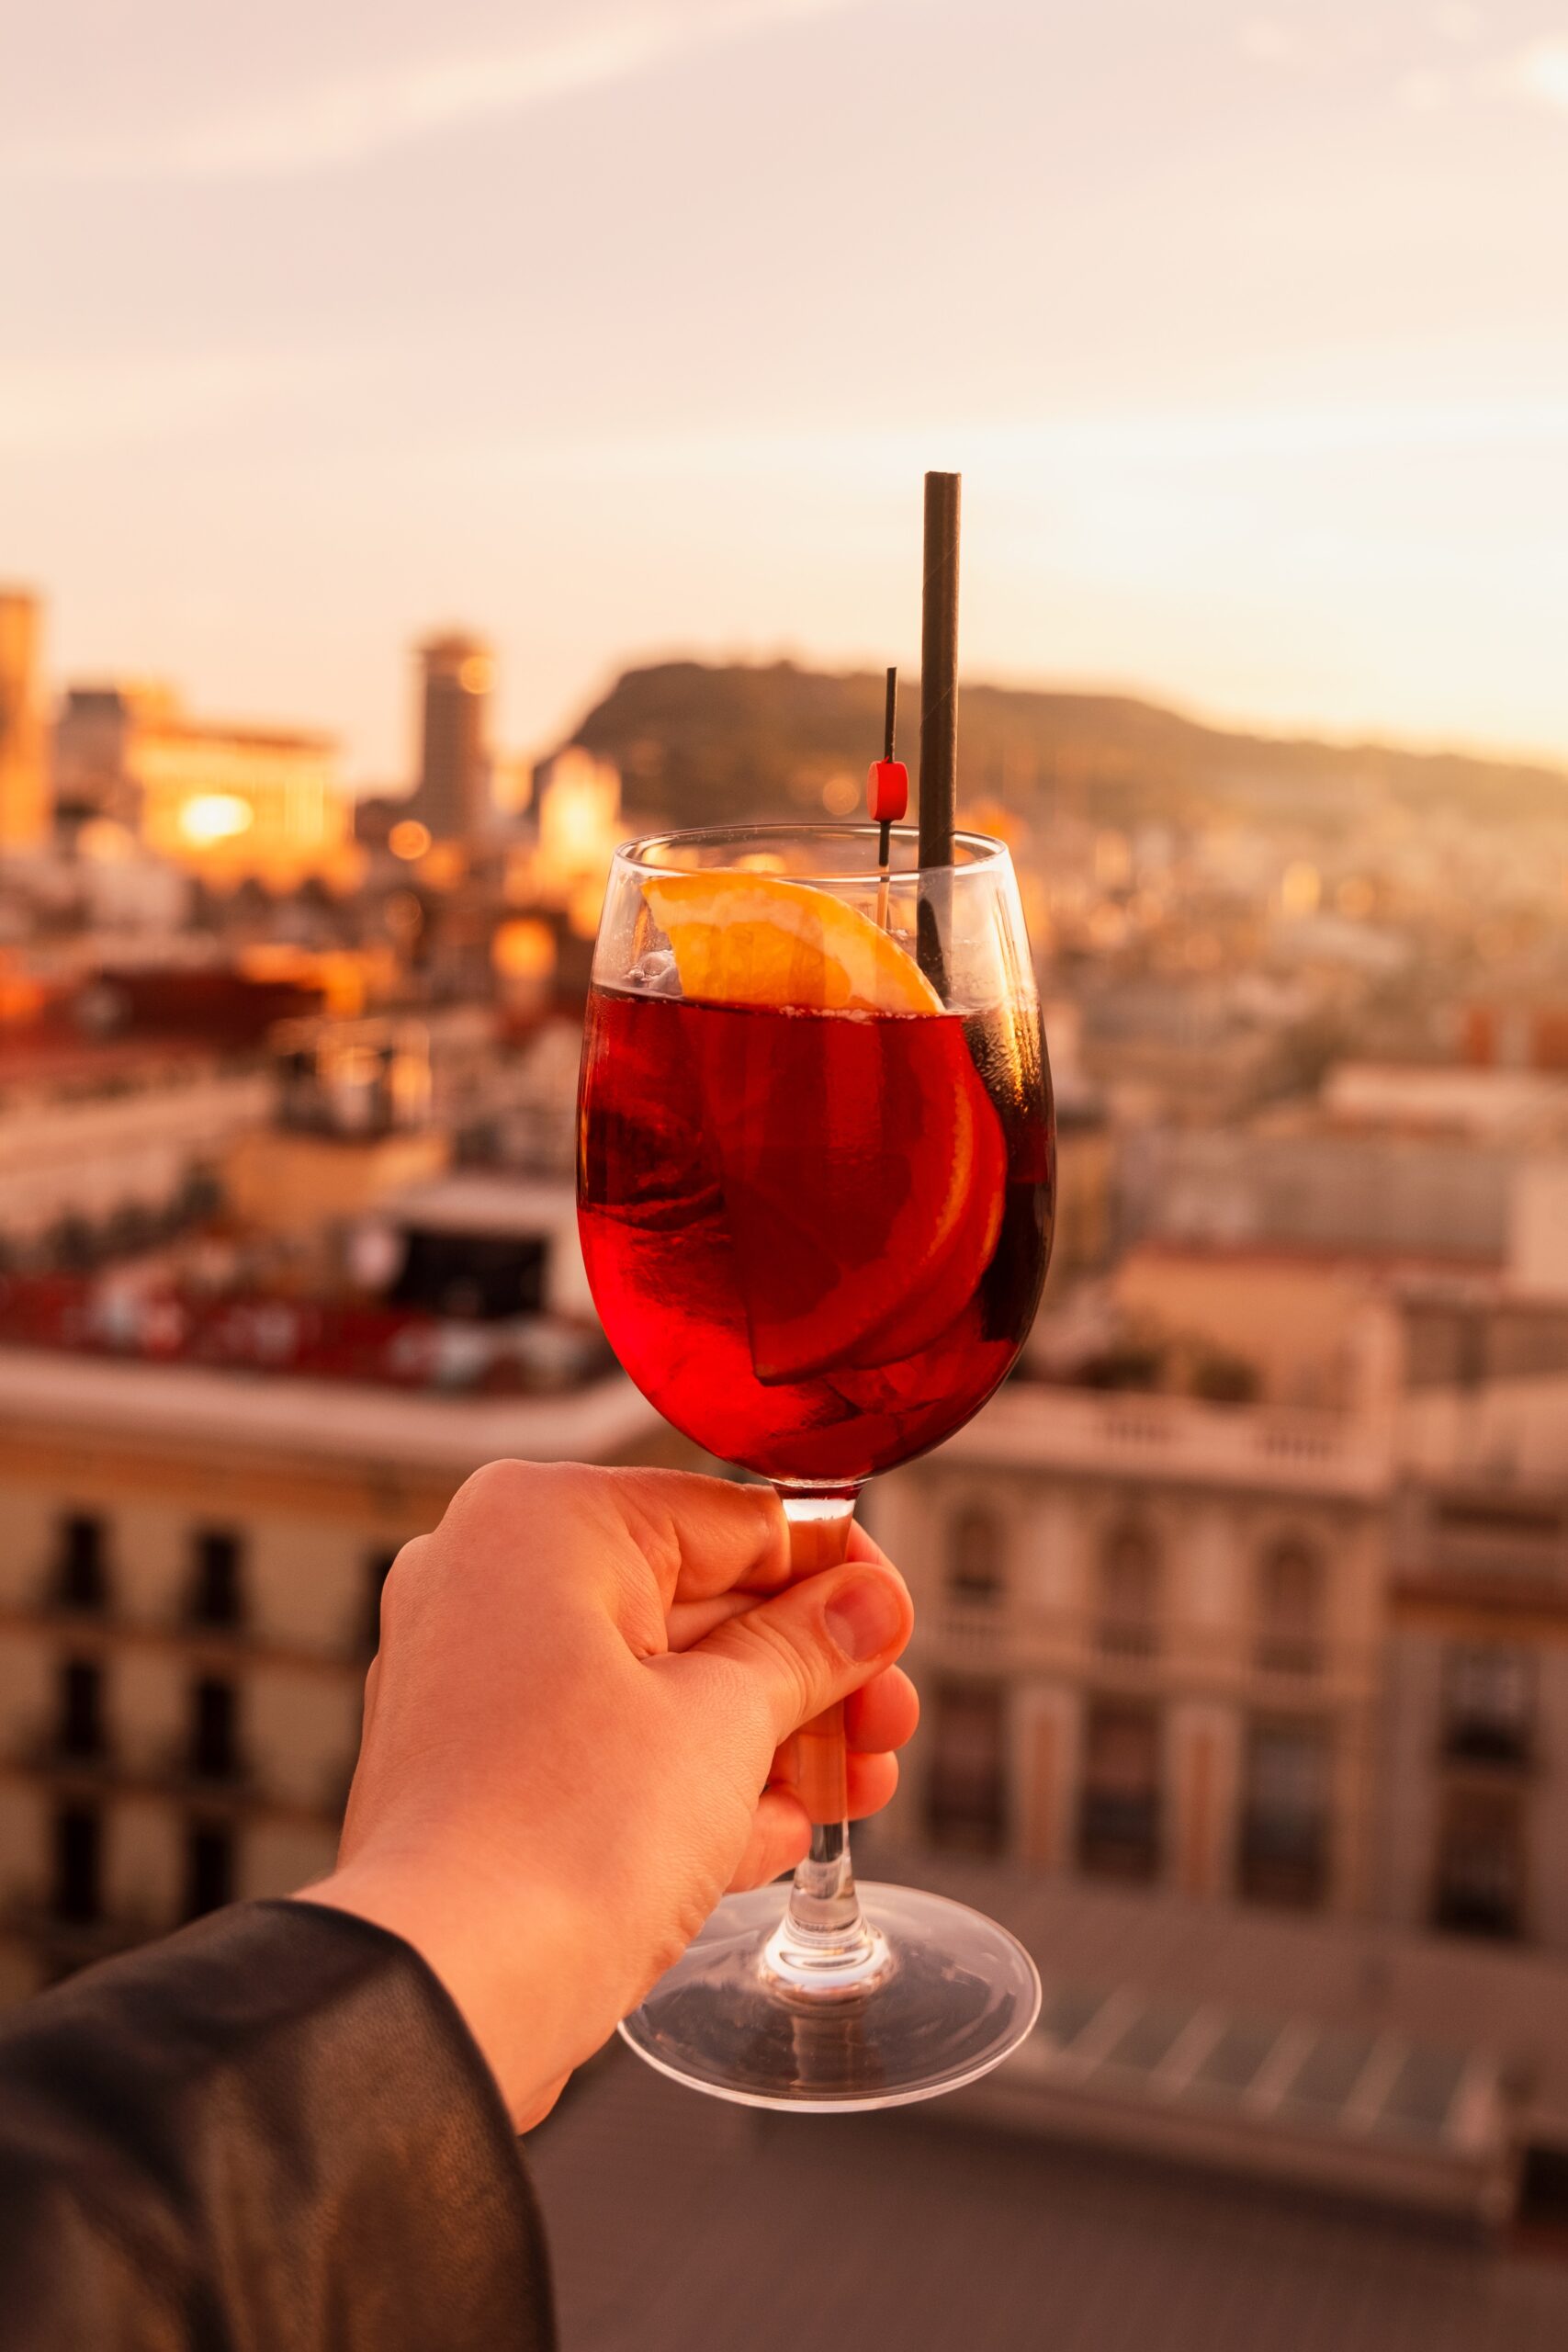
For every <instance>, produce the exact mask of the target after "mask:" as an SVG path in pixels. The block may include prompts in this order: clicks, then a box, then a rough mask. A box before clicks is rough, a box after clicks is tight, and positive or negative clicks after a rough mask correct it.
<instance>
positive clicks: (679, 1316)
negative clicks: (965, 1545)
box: [580, 987, 1052, 1485]
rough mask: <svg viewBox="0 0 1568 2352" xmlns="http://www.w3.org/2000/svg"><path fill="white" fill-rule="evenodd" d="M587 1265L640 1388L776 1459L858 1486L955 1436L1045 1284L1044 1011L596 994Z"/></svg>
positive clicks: (778, 1465) (585, 1164) (1000, 1367)
mask: <svg viewBox="0 0 1568 2352" xmlns="http://www.w3.org/2000/svg"><path fill="white" fill-rule="evenodd" d="M583 1072H584V1075H583V1085H584V1105H585V1112H584V1120H583V1128H582V1147H581V1148H582V1164H581V1194H580V1197H581V1233H582V1245H583V1251H584V1255H585V1257H586V1260H587V1266H588V1277H589V1281H590V1283H591V1284H592V1290H593V1295H594V1298H595V1300H596V1302H597V1304H598V1306H599V1311H600V1314H601V1315H602V1317H604V1328H605V1329H606V1330H607V1331H608V1332H609V1334H610V1338H611V1340H612V1342H613V1344H614V1346H615V1351H616V1353H617V1354H618V1356H619V1357H620V1360H621V1362H622V1363H623V1364H624V1365H625V1367H626V1371H627V1372H628V1373H629V1374H631V1376H632V1378H633V1379H634V1380H635V1381H636V1382H637V1386H638V1387H639V1388H641V1389H642V1391H643V1393H644V1394H645V1396H647V1397H649V1398H650V1399H651V1400H652V1402H653V1403H654V1404H655V1405H657V1406H658V1407H659V1408H660V1411H661V1412H662V1413H663V1414H665V1415H666V1417H667V1418H668V1419H670V1420H671V1421H673V1422H674V1424H675V1426H676V1428H677V1429H680V1430H684V1431H685V1432H686V1434H687V1435H688V1436H689V1437H693V1438H695V1439H696V1440H697V1441H698V1442H699V1443H700V1444H702V1445H705V1446H706V1447H707V1448H708V1449H709V1451H710V1452H712V1453H716V1454H719V1455H721V1456H722V1457H723V1458H724V1459H725V1460H727V1461H730V1462H737V1463H740V1464H744V1466H745V1467H746V1468H748V1469H750V1470H755V1471H760V1472H761V1473H762V1474H763V1475H764V1476H768V1477H772V1478H778V1479H782V1480H788V1481H791V1482H795V1483H809V1484H811V1485H827V1484H838V1483H843V1484H846V1485H848V1484H858V1482H859V1481H860V1480H862V1479H863V1478H867V1477H869V1476H872V1475H873V1474H874V1472H876V1471H879V1470H884V1469H887V1468H889V1467H891V1466H892V1465H893V1464H896V1463H899V1462H907V1461H908V1459H909V1457H910V1456H911V1455H912V1454H916V1453H922V1452H923V1451H924V1450H925V1448H926V1447H928V1446H931V1445H935V1444H936V1443H938V1442H939V1441H940V1440H941V1439H942V1438H944V1437H947V1436H949V1435H951V1433H952V1432H953V1430H955V1429H958V1428H959V1427H961V1426H962V1424H963V1423H964V1421H966V1420H967V1419H969V1418H970V1416H971V1415H972V1414H973V1413H974V1412H975V1410H976V1408H977V1407H978V1406H979V1405H981V1404H982V1403H983V1402H984V1400H985V1399H986V1397H988V1396H989V1395H990V1393H991V1391H992V1389H993V1388H995V1386H996V1385H997V1384H998V1381H999V1380H1000V1379H1001V1378H1002V1377H1003V1376H1004V1374H1006V1373H1007V1371H1008V1369H1009V1367H1010V1365H1011V1363H1012V1362H1013V1360H1014V1358H1015V1356H1016V1355H1017V1352H1018V1348H1019V1343H1020V1341H1021V1339H1022V1337H1023V1334H1024V1333H1025V1332H1026V1331H1027V1330H1028V1329H1029V1325H1030V1322H1031V1320H1032V1317H1033V1314H1034V1309H1035V1306H1036V1304H1037V1302H1038V1299H1039V1295H1040V1285H1041V1283H1042V1281H1043V1275H1044V1269H1045V1258H1046V1252H1047V1249H1048V1246H1049V1230H1050V1213H1051V1176H1052V1148H1051V1136H1050V1129H1049V1124H1048V1118H1047V1114H1046V1109H1045V1096H1044V1090H1043V1086H1042V1082H1041V1070H1040V1049H1039V1037H1038V1025H1037V1016H1036V1015H1035V1014H1034V1012H1033V1009H1032V1006H1024V1007H1020V1006H1017V1005H1003V1006H994V1007H991V1008H989V1009H988V1010H987V1011H986V1012H979V1013H976V1014H974V1015H972V1016H970V1017H969V1018H967V1019H965V1018H964V1017H963V1016H961V1015H960V1014H957V1013H948V1012H941V1013H935V1014H920V1013H915V1012H886V1013H873V1012H847V1011H840V1012H827V1011H821V1010H810V1009H808V1008H806V1007H791V1008H784V1007H778V1008H774V1007H765V1006H757V1005H750V1006H723V1005H715V1004H705V1003H690V1002H686V1001H682V1000H680V999H678V998H671V997H665V996H660V995H639V994H634V993H629V992H627V991H625V990H623V989H615V988H598V987H596V988H595V989H594V990H593V992H592V997H591V999H590V1002H589V1009H588V1029H587V1038H586V1044H585V1048H584V1063H583Z"/></svg>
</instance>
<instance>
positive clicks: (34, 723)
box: [0, 588, 50, 851]
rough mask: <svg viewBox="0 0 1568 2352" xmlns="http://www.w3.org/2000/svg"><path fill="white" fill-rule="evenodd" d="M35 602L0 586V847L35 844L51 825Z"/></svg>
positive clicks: (32, 845)
mask: <svg viewBox="0 0 1568 2352" xmlns="http://www.w3.org/2000/svg"><path fill="white" fill-rule="evenodd" d="M40 634H41V632H40V628H39V602H38V598H37V597H36V596H33V595H30V594H28V592H27V591H26V590H25V589H20V588H0V851H3V850H10V849H35V848H37V847H38V846H39V844H40V843H41V842H43V840H44V838H45V836H46V834H47V832H48V831H49V816H50V808H49V780H48V772H47V769H46V766H45V759H44V726H43V693H42V686H41V683H40V681H39V637H40Z"/></svg>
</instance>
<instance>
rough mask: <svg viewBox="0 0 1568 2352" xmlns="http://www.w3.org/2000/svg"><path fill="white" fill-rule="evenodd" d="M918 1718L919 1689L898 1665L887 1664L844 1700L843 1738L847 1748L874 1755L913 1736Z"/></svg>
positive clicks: (899, 1745)
mask: <svg viewBox="0 0 1568 2352" xmlns="http://www.w3.org/2000/svg"><path fill="white" fill-rule="evenodd" d="M919 1720H920V1698H919V1691H917V1690H916V1689H915V1686H914V1684H913V1683H912V1682H911V1681H910V1679H909V1678H908V1675H907V1674H906V1673H905V1671H904V1669H903V1668H902V1667H901V1666H890V1667H889V1668H887V1670H886V1673H884V1674H878V1675H874V1677H873V1679H871V1681H869V1682H866V1683H863V1685H862V1686H861V1688H860V1689H859V1690H858V1691H851V1693H850V1695H849V1697H848V1698H847V1699H846V1700H845V1702H844V1739H845V1742H846V1744H847V1745H848V1747H850V1748H852V1749H854V1748H860V1749H861V1750H862V1751H863V1753H864V1754H866V1755H868V1756H869V1755H874V1754H877V1753H880V1752H882V1751H885V1750H886V1749H888V1748H894V1747H903V1746H904V1744H905V1742H906V1741H907V1740H911V1739H913V1737H914V1736H915V1732H916V1730H917V1728H918V1726H919Z"/></svg>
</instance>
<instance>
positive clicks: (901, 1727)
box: [768, 1666, 920, 1788]
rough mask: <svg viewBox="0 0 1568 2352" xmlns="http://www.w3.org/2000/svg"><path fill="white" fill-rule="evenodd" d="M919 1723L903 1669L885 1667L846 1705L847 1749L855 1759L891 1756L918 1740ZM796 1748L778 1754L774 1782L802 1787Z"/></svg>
mask: <svg viewBox="0 0 1568 2352" xmlns="http://www.w3.org/2000/svg"><path fill="white" fill-rule="evenodd" d="M919 1720H920V1702H919V1696H918V1694H917V1692H916V1690H915V1686H914V1684H913V1683H912V1682H911V1681H910V1679H909V1678H908V1675H907V1674H906V1673H905V1671H904V1669H903V1668H902V1667H901V1666H888V1667H884V1668H883V1670H882V1672H881V1673H880V1674H874V1675H873V1676H872V1679H871V1680H870V1681H869V1682H867V1683H864V1684H863V1685H862V1687H861V1689H860V1690H858V1691H851V1693H850V1695H849V1697H848V1698H847V1699H846V1700H845V1701H844V1745H845V1747H846V1748H847V1749H848V1750H849V1752H850V1754H851V1755H855V1754H857V1753H858V1754H860V1755H863V1756H880V1755H887V1754H889V1753H890V1752H891V1751H892V1750H893V1749H894V1748H896V1747H905V1746H906V1745H907V1743H908V1741H909V1740H911V1739H912V1738H913V1737H914V1736H915V1733H916V1730H917V1729H918V1728H919ZM795 1745H796V1743H795V1740H794V1739H793V1738H791V1739H786V1740H784V1742H783V1743H782V1745H781V1746H780V1747H777V1748H776V1749H775V1750H774V1753H773V1770H772V1771H771V1772H770V1773H769V1775H768V1778H769V1779H770V1780H771V1781H777V1782H781V1783H783V1784H784V1786H785V1787H790V1788H793V1787H795V1786H796V1785H797V1784H798V1779H799V1774H798V1770H797V1763H798V1759H797V1758H796V1755H795Z"/></svg>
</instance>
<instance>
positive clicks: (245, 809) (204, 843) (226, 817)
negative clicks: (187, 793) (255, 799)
mask: <svg viewBox="0 0 1568 2352" xmlns="http://www.w3.org/2000/svg"><path fill="white" fill-rule="evenodd" d="M255 820H256V812H255V810H254V809H253V808H252V807H251V805H250V802H249V801H248V800H243V799H242V798H241V797H240V795H239V794H238V793H237V792H198V793H197V796H196V797H195V798H194V799H192V800H187V801H186V802H184V804H183V805H182V806H181V807H180V809H179V810H178V812H177V815H176V817H175V823H176V824H177V825H178V827H179V829H180V831H181V832H182V833H183V834H184V836H185V838H186V841H187V842H189V843H190V845H191V847H192V848H193V849H206V848H209V846H210V845H211V843H212V842H226V841H232V839H233V838H234V836H235V834H236V833H248V832H249V831H250V830H251V827H252V826H253V825H254V823H255Z"/></svg>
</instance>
